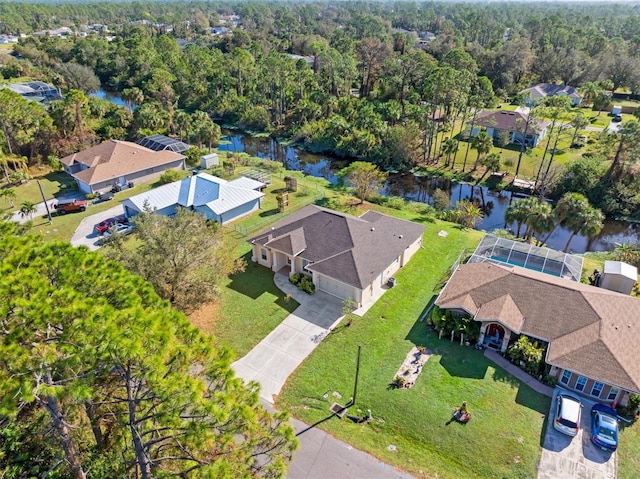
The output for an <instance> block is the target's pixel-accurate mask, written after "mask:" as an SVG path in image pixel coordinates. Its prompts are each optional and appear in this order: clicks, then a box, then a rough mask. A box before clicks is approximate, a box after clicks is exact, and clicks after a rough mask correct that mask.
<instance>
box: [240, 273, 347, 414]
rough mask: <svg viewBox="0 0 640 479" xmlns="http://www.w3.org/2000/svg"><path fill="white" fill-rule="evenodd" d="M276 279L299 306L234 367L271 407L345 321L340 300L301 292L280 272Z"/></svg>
mask: <svg viewBox="0 0 640 479" xmlns="http://www.w3.org/2000/svg"><path fill="white" fill-rule="evenodd" d="M274 280H275V282H276V285H277V286H278V287H279V288H280V289H281V290H283V291H284V292H285V293H288V294H290V295H291V297H293V298H294V299H295V300H296V301H298V303H300V306H298V308H296V310H295V311H294V312H293V313H291V314H290V315H289V316H287V317H286V318H285V319H284V321H282V323H280V324H279V325H278V326H277V327H276V328H275V329H274V330H273V331H271V333H269V335H268V336H267V337H266V338H264V339H263V340H262V341H260V343H258V345H257V346H256V347H255V348H253V349H252V350H251V351H249V353H248V354H247V355H246V356H245V357H243V358H242V359H239V360H238V361H236V362H235V363H233V365H232V366H233V369H234V370H235V371H236V375H237V376H238V377H240V378H242V379H244V380H245V381H257V382H258V383H260V386H261V388H260V397H261V398H262V399H263V400H265V401H267V402H268V403H270V404H273V402H274V396H277V395H278V393H279V392H280V390H281V389H282V386H284V383H285V381H286V380H287V378H288V377H289V375H290V374H291V373H292V372H293V371H295V370H296V368H297V367H298V366H299V365H300V364H301V363H302V361H304V359H305V358H306V357H307V356H308V355H309V354H311V352H312V351H313V350H314V349H315V348H316V347H317V346H318V344H320V342H321V341H322V340H323V339H324V337H325V336H326V335H327V334H328V333H329V330H330V329H331V328H333V327H334V326H335V325H336V324H337V323H338V322H339V321H340V319H341V318H342V312H341V309H342V301H341V300H340V299H338V298H336V297H334V296H331V295H329V294H326V293H323V292H322V291H316V292H315V293H314V294H313V295H307V294H306V293H302V292H301V291H299V290H298V289H297V288H296V287H295V286H293V285H292V284H291V283H289V281H288V279H287V278H286V277H284V276H283V275H281V274H278V273H276V274H275V278H274Z"/></svg>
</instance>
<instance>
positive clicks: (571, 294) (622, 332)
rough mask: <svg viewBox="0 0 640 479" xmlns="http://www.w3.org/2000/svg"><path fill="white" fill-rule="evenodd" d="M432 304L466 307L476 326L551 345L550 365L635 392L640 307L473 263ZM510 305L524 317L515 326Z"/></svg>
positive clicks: (585, 288) (639, 382)
mask: <svg viewBox="0 0 640 479" xmlns="http://www.w3.org/2000/svg"><path fill="white" fill-rule="evenodd" d="M507 296H508V297H509V298H511V300H513V305H509V304H508V301H507V299H506V297H507ZM468 297H471V300H470V299H469V298H468ZM436 304H437V305H438V306H440V307H443V308H460V307H464V309H465V310H467V311H468V312H469V313H470V314H472V315H477V316H476V319H478V320H490V319H493V320H497V321H500V322H501V323H503V324H505V326H507V327H509V328H510V329H512V330H513V331H515V332H521V333H523V334H526V335H528V336H532V337H535V338H539V339H542V340H545V341H549V343H550V344H549V348H548V351H547V362H548V363H550V364H554V365H556V366H559V367H562V368H565V369H569V370H571V371H574V372H578V373H580V374H583V375H585V376H589V377H591V378H594V379H597V380H600V381H602V382H605V383H609V384H614V385H617V386H620V387H622V388H624V389H627V390H631V391H640V362H639V361H637V351H638V349H639V348H640V301H638V300H637V299H635V298H632V297H630V296H626V295H624V294H620V293H616V292H614V291H609V290H606V289H602V288H596V287H594V286H589V285H586V284H582V283H577V282H575V281H569V280H566V279H562V278H556V277H554V276H551V275H548V274H544V273H539V272H537V271H531V270H528V269H524V268H519V267H511V268H510V267H507V266H500V265H495V264H488V263H474V264H464V265H461V266H459V267H458V269H457V270H456V272H455V273H454V274H453V276H452V277H451V278H450V279H449V282H448V283H447V285H446V286H445V288H444V289H443V290H442V293H441V294H440V296H439V298H438V300H437V301H436ZM463 304H467V305H469V304H473V305H475V306H477V308H478V309H477V310H470V309H468V308H467V307H466V306H463ZM514 306H515V308H516V309H517V311H518V312H520V313H521V314H522V316H523V320H522V322H521V326H520V327H516V326H517V324H516V323H517V319H518V313H517V312H516V309H514Z"/></svg>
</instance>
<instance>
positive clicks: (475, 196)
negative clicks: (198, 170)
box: [92, 89, 640, 253]
mask: <svg viewBox="0 0 640 479" xmlns="http://www.w3.org/2000/svg"><path fill="white" fill-rule="evenodd" d="M92 96H96V97H98V98H104V99H106V100H109V101H111V102H112V103H115V104H117V105H120V106H126V103H125V102H124V100H122V98H121V97H120V96H118V95H117V93H112V92H109V91H106V90H103V89H100V90H98V91H97V92H95V93H93V94H92ZM223 135H225V136H224V137H223V144H221V145H220V147H219V149H220V150H221V151H231V152H245V153H247V154H249V155H251V156H256V157H258V158H264V159H269V160H275V161H279V162H281V163H282V164H283V165H284V167H285V168H286V169H289V170H296V171H302V172H303V173H304V174H306V175H309V176H315V177H321V178H325V179H326V180H328V181H329V182H331V183H334V184H335V183H336V182H337V177H336V173H337V172H338V171H339V170H340V169H341V168H343V167H344V166H346V164H347V162H346V161H345V160H342V159H337V158H332V157H330V156H327V155H318V154H314V153H308V152H306V151H303V150H300V149H298V148H295V147H293V146H287V145H283V144H282V143H279V142H278V141H276V140H274V139H273V138H269V137H252V136H250V135H247V134H244V133H241V132H238V131H234V130H225V131H223ZM436 189H441V190H443V191H446V192H447V194H448V195H449V198H450V202H451V206H455V204H456V203H457V202H458V201H460V200H472V201H474V202H476V203H477V204H479V205H481V206H482V210H483V213H484V217H483V219H482V221H480V222H478V224H477V228H478V229H481V230H485V231H492V230H495V229H500V228H511V229H514V230H515V225H505V223H504V215H505V211H506V209H507V208H508V207H509V204H510V203H511V202H512V201H518V200H519V199H521V198H518V197H514V196H513V193H511V192H509V191H497V190H491V189H488V188H486V187H478V186H475V185H471V184H468V183H454V182H452V181H450V180H447V179H443V178H434V177H416V176H414V175H411V174H406V175H390V176H389V179H388V181H387V182H386V183H385V185H384V187H383V188H382V189H381V191H380V193H381V194H384V195H389V196H397V197H400V198H405V199H408V200H412V201H418V202H421V203H427V204H431V203H432V198H433V193H434V192H435V190H436ZM570 235H571V232H570V231H568V230H566V229H564V228H560V227H558V228H556V230H555V231H554V233H553V234H552V235H551V237H550V238H549V240H548V241H547V246H549V247H550V248H553V249H557V250H562V249H563V248H564V246H565V244H566V242H567V240H568V239H569V236H570ZM622 243H631V244H636V243H640V224H630V223H627V222H624V221H606V222H605V225H604V228H603V230H602V232H601V233H600V234H599V235H598V236H596V237H594V238H592V239H591V240H589V239H588V238H586V237H584V236H582V235H576V237H575V238H573V240H572V242H571V246H570V251H571V252H574V253H583V252H585V251H607V250H612V249H614V248H615V247H616V246H617V245H620V244H622Z"/></svg>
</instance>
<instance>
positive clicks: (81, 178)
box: [60, 140, 185, 193]
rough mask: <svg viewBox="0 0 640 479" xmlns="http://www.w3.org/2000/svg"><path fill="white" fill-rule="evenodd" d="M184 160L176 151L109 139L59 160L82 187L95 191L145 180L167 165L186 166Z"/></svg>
mask: <svg viewBox="0 0 640 479" xmlns="http://www.w3.org/2000/svg"><path fill="white" fill-rule="evenodd" d="M184 160H185V157H184V155H181V154H179V153H175V152H173V151H158V152H155V151H153V150H150V149H149V148H145V147H143V146H140V145H136V144H135V143H131V142H129V141H120V140H109V141H105V142H102V143H100V144H99V145H96V146H94V147H91V148H89V149H88V150H84V151H80V152H78V153H74V154H72V155H69V156H65V157H64V158H62V159H61V160H60V161H61V162H62V165H63V166H64V170H65V171H66V172H67V173H68V174H70V175H71V176H73V178H74V179H75V180H76V183H77V184H78V188H79V189H80V191H82V192H84V193H95V192H100V191H107V190H110V189H111V188H112V187H113V186H114V185H120V186H125V185H127V184H129V183H136V184H137V183H145V182H147V181H150V180H152V179H155V178H157V177H159V176H160V175H161V174H162V172H164V171H165V170H168V169H173V170H184V169H185V162H184Z"/></svg>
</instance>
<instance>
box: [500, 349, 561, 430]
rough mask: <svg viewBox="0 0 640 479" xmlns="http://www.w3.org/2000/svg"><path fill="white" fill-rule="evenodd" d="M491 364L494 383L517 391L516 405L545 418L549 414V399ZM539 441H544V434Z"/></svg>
mask: <svg viewBox="0 0 640 479" xmlns="http://www.w3.org/2000/svg"><path fill="white" fill-rule="evenodd" d="M491 364H492V365H493V367H494V368H495V369H494V372H493V376H492V377H493V380H494V381H500V382H504V383H507V384H509V385H510V386H511V387H513V388H517V389H518V393H517V394H516V404H520V405H521V406H524V407H526V408H528V409H531V410H533V411H536V412H539V413H540V414H542V415H544V416H545V418H546V415H547V414H548V412H549V407H550V401H551V399H550V398H548V397H547V396H545V395H543V394H540V393H538V392H536V391H534V390H533V389H532V388H531V387H529V386H527V385H526V384H524V383H523V382H522V381H520V380H519V379H518V378H516V377H515V376H512V375H511V374H509V373H508V372H507V371H505V370H504V369H502V368H501V367H500V366H498V365H497V364H495V363H493V362H492V363H491ZM543 431H544V430H543ZM541 440H544V434H543V436H542V438H541Z"/></svg>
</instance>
